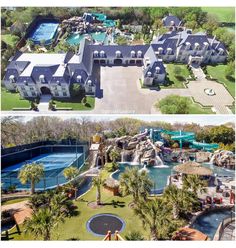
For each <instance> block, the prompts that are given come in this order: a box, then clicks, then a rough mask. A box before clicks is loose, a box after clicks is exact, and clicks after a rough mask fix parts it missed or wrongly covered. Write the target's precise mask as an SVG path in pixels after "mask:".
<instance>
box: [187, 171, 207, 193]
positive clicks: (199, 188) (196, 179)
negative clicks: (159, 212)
mask: <svg viewBox="0 0 236 248" xmlns="http://www.w3.org/2000/svg"><path fill="white" fill-rule="evenodd" d="M183 189H185V190H189V189H190V190H191V191H192V192H193V193H194V195H195V196H196V197H197V196H198V192H200V193H203V192H207V181H206V180H203V179H201V178H200V176H198V175H186V176H185V177H184V178H183Z"/></svg>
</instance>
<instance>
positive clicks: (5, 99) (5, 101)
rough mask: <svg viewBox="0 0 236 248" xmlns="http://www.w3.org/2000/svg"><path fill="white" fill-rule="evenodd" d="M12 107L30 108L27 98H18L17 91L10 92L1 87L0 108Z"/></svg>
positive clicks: (8, 108)
mask: <svg viewBox="0 0 236 248" xmlns="http://www.w3.org/2000/svg"><path fill="white" fill-rule="evenodd" d="M13 108H30V103H29V101H28V100H25V99H20V94H19V93H12V92H9V91H7V90H6V89H5V88H3V87H2V88H1V109H2V110H12V109H13Z"/></svg>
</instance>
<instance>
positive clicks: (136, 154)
mask: <svg viewBox="0 0 236 248" xmlns="http://www.w3.org/2000/svg"><path fill="white" fill-rule="evenodd" d="M139 158H140V155H139V153H138V151H137V150H136V151H135V153H134V159H133V161H132V163H134V164H139Z"/></svg>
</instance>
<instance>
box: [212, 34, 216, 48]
mask: <svg viewBox="0 0 236 248" xmlns="http://www.w3.org/2000/svg"><path fill="white" fill-rule="evenodd" d="M215 39H216V36H214V37H213V39H212V41H211V46H212V45H213V43H214V41H215Z"/></svg>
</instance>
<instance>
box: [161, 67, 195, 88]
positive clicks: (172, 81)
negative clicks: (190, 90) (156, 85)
mask: <svg viewBox="0 0 236 248" xmlns="http://www.w3.org/2000/svg"><path fill="white" fill-rule="evenodd" d="M176 66H178V67H179V68H180V69H181V73H180V76H177V77H176V76H175V73H174V68H175V67H176ZM166 72H167V83H166V84H167V85H165V86H161V88H162V89H163V88H167V89H169V88H184V85H183V82H184V81H185V80H186V78H188V77H189V75H190V74H189V71H188V68H187V66H186V65H176V64H167V65H166Z"/></svg>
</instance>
